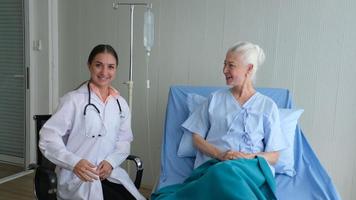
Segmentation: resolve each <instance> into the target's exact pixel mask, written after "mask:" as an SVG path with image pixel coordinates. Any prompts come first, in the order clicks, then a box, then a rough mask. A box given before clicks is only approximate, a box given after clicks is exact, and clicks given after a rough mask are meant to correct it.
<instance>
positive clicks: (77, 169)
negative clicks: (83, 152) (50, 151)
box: [73, 159, 98, 182]
mask: <svg viewBox="0 0 356 200" xmlns="http://www.w3.org/2000/svg"><path fill="white" fill-rule="evenodd" d="M73 172H74V174H75V175H77V176H78V177H79V178H80V180H82V181H85V182H88V181H89V182H92V181H93V180H98V172H97V171H96V170H95V165H93V164H92V163H90V162H89V161H88V160H85V159H81V160H80V161H79V162H78V163H77V164H76V165H75V166H74V169H73Z"/></svg>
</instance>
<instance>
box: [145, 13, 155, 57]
mask: <svg viewBox="0 0 356 200" xmlns="http://www.w3.org/2000/svg"><path fill="white" fill-rule="evenodd" d="M153 42H154V16H153V12H152V8H151V7H150V6H147V7H146V11H145V14H144V26H143V45H144V46H145V49H146V53H147V55H148V56H149V55H150V53H151V49H152V47H153Z"/></svg>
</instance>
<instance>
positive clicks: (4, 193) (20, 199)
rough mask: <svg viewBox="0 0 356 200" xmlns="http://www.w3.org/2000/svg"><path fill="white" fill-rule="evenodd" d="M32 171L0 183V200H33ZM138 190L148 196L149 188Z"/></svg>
mask: <svg viewBox="0 0 356 200" xmlns="http://www.w3.org/2000/svg"><path fill="white" fill-rule="evenodd" d="M33 176H34V173H31V174H29V175H26V176H23V177H21V178H18V179H15V180H12V181H9V182H6V183H3V184H0V200H33V199H35V197H34V195H33ZM140 192H141V193H142V194H143V195H144V196H145V197H149V196H150V194H151V189H148V188H141V189H140Z"/></svg>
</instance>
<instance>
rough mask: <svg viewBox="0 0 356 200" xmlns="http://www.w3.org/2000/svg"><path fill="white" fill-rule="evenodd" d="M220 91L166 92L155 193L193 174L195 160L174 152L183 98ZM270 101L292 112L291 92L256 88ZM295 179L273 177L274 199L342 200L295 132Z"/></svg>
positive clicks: (182, 116) (183, 114) (182, 117)
mask: <svg viewBox="0 0 356 200" xmlns="http://www.w3.org/2000/svg"><path fill="white" fill-rule="evenodd" d="M221 88H222V87H200V86H172V87H171V88H170V91H169V97H168V103H167V110H166V118H165V125H164V134H163V141H162V151H161V174H160V179H159V183H158V187H157V189H160V188H162V187H164V186H168V185H171V184H176V183H181V182H183V181H184V180H185V179H186V178H187V177H188V176H189V175H190V174H191V172H192V170H193V164H194V158H181V157H178V156H177V150H178V146H179V142H180V139H181V137H182V135H183V130H182V129H181V127H180V125H181V124H182V123H183V122H184V121H185V119H186V118H187V117H188V113H189V111H188V107H187V104H186V98H187V95H188V94H189V93H196V94H199V95H203V96H208V95H209V94H210V93H211V92H213V91H216V90H218V89H221ZM257 90H258V91H259V92H261V93H262V94H265V95H267V96H269V97H271V98H272V99H273V100H274V101H275V102H276V104H277V105H278V107H280V108H292V107H293V102H292V99H291V95H290V92H289V91H288V90H286V89H276V88H258V89H257ZM295 137H296V138H295V145H294V153H295V170H296V173H297V174H296V176H294V177H289V176H286V175H282V174H278V175H276V183H277V197H278V198H279V199H288V200H300V199H303V200H308V199H310V200H312V199H313V200H314V199H323V200H327V199H330V200H337V199H341V198H340V196H339V194H338V192H337V191H336V189H335V186H334V184H333V183H332V180H331V178H330V177H329V175H328V174H327V172H326V171H325V169H324V168H323V166H322V165H321V164H320V162H319V160H318V158H317V157H316V155H315V153H314V152H313V150H312V148H311V147H310V145H309V144H308V142H307V140H306V138H305V137H304V134H303V132H302V130H301V129H300V128H299V127H297V128H296V136H295Z"/></svg>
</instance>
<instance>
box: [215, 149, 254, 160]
mask: <svg viewBox="0 0 356 200" xmlns="http://www.w3.org/2000/svg"><path fill="white" fill-rule="evenodd" d="M255 156H256V154H250V153H242V152H239V151H231V150H228V151H225V152H223V153H221V154H219V155H218V158H217V159H219V160H222V161H224V160H234V159H239V158H245V159H253V158H254V157H255Z"/></svg>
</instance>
